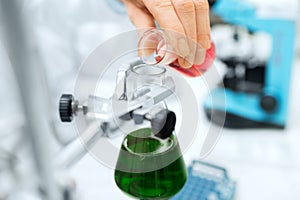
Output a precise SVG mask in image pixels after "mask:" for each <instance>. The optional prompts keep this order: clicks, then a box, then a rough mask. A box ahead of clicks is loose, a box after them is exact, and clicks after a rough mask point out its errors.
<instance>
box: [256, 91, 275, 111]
mask: <svg viewBox="0 0 300 200" xmlns="http://www.w3.org/2000/svg"><path fill="white" fill-rule="evenodd" d="M277 106H278V102H277V99H276V98H275V97H273V96H271V95H265V96H263V97H262V98H261V99H260V107H261V108H262V109H263V110H264V111H266V112H267V113H273V112H275V111H276V109H277Z"/></svg>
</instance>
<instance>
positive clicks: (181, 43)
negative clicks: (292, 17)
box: [177, 38, 190, 57]
mask: <svg viewBox="0 0 300 200" xmlns="http://www.w3.org/2000/svg"><path fill="white" fill-rule="evenodd" d="M177 47H178V50H179V52H178V53H180V57H186V56H187V55H188V54H189V52H190V50H189V45H188V43H187V41H186V40H185V39H184V38H180V39H179V40H178V41H177Z"/></svg>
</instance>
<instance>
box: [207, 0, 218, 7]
mask: <svg viewBox="0 0 300 200" xmlns="http://www.w3.org/2000/svg"><path fill="white" fill-rule="evenodd" d="M216 2H217V0H208V4H209V7H210V8H211V7H212V6H213V5H215V3H216Z"/></svg>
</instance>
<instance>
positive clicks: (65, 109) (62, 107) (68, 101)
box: [59, 94, 74, 122]
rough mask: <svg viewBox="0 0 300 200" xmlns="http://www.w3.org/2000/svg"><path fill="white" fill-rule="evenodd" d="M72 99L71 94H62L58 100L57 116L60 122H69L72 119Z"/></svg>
mask: <svg viewBox="0 0 300 200" xmlns="http://www.w3.org/2000/svg"><path fill="white" fill-rule="evenodd" d="M73 101H74V97H73V95H71V94H63V95H62V96H61V97H60V100H59V116H60V119H61V121H62V122H71V121H72V119H73V109H72V103H73Z"/></svg>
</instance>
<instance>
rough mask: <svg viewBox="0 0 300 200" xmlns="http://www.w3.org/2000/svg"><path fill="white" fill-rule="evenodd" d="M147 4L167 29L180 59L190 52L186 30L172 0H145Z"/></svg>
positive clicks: (160, 23) (161, 25)
mask: <svg viewBox="0 0 300 200" xmlns="http://www.w3.org/2000/svg"><path fill="white" fill-rule="evenodd" d="M144 4H145V6H146V7H147V8H148V10H149V11H150V13H151V14H152V15H153V17H154V18H155V19H156V21H157V22H158V24H159V25H160V27H161V28H162V29H163V30H164V31H165V33H166V35H167V39H168V40H169V41H168V42H169V43H170V44H171V46H172V47H173V48H174V50H175V51H176V53H177V55H178V57H179V59H180V58H184V57H186V56H187V55H188V54H189V46H188V42H187V40H186V36H185V30H184V27H183V26H182V24H181V22H180V19H179V18H178V16H177V14H176V11H175V9H174V6H173V4H172V2H171V0H144Z"/></svg>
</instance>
